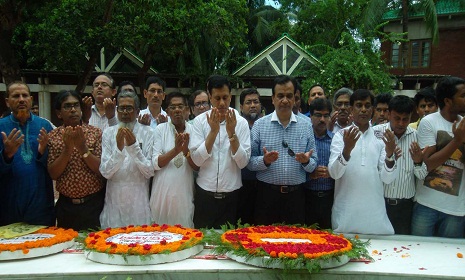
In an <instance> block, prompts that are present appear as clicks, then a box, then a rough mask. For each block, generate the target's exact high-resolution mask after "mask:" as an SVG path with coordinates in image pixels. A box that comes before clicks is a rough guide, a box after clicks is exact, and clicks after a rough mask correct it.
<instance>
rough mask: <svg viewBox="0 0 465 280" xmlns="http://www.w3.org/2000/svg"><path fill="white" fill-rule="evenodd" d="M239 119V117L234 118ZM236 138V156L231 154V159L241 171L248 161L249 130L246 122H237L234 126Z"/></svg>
mask: <svg viewBox="0 0 465 280" xmlns="http://www.w3.org/2000/svg"><path fill="white" fill-rule="evenodd" d="M236 117H237V118H239V117H240V116H236ZM236 136H237V139H238V140H239V148H238V149H237V151H236V154H234V155H233V154H232V153H231V157H232V159H233V160H234V161H235V162H236V164H237V166H238V167H239V168H240V169H242V168H244V167H246V166H247V164H248V163H249V160H250V129H249V125H248V123H247V121H245V120H244V121H241V122H238V123H237V125H236Z"/></svg>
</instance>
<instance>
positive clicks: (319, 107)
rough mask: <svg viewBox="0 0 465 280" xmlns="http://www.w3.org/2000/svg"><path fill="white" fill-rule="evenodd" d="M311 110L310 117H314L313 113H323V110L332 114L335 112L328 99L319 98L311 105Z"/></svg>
mask: <svg viewBox="0 0 465 280" xmlns="http://www.w3.org/2000/svg"><path fill="white" fill-rule="evenodd" d="M308 108H309V110H310V115H313V112H315V111H323V110H328V112H329V113H330V114H331V112H332V111H333V106H332V105H331V101H329V99H327V98H317V99H315V100H313V101H312V103H310V105H309V107H308Z"/></svg>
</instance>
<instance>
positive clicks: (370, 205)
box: [328, 89, 401, 234]
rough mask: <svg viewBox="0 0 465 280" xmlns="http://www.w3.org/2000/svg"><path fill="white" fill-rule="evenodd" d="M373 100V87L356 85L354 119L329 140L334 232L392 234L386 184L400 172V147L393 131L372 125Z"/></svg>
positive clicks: (351, 97) (329, 169) (352, 102)
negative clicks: (358, 87)
mask: <svg viewBox="0 0 465 280" xmlns="http://www.w3.org/2000/svg"><path fill="white" fill-rule="evenodd" d="M373 100H374V96H373V94H371V92H370V91H368V90H366V89H359V90H356V91H355V92H354V93H353V94H352V95H351V96H350V106H351V108H350V110H351V113H352V116H353V120H354V124H353V125H351V126H349V127H348V128H344V129H342V130H339V131H338V132H337V133H336V134H335V135H334V137H333V141H332V142H331V155H330V157H329V164H328V171H329V174H330V175H331V177H332V178H334V179H335V180H336V182H335V189H334V204H333V209H332V215H331V223H332V228H333V230H334V231H335V232H343V233H362V234H394V229H393V227H392V225H391V222H390V221H389V218H388V216H387V213H386V207H385V205H384V189H383V183H385V184H389V183H391V182H392V181H394V180H395V178H396V177H397V176H398V174H399V170H398V168H397V165H396V160H397V158H399V157H400V155H401V150H400V148H399V147H397V146H396V142H395V135H394V133H393V132H392V131H391V130H386V132H384V134H382V133H380V134H376V133H375V131H374V130H373V128H372V127H371V126H370V118H371V115H372V113H373ZM383 142H384V143H383Z"/></svg>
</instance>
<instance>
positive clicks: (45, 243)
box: [0, 227, 78, 254]
mask: <svg viewBox="0 0 465 280" xmlns="http://www.w3.org/2000/svg"><path fill="white" fill-rule="evenodd" d="M34 234H52V235H53V237H50V238H45V239H40V240H36V241H25V242H24V243H19V244H0V253H1V252H3V251H10V252H14V251H17V250H22V251H23V254H27V253H29V250H30V249H34V248H42V247H51V246H53V245H55V244H59V243H63V242H67V241H71V240H73V239H74V238H75V237H77V236H78V233H77V232H76V231H74V230H72V229H63V228H57V227H48V228H43V229H39V230H37V231H36V232H34Z"/></svg>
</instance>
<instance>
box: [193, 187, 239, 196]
mask: <svg viewBox="0 0 465 280" xmlns="http://www.w3.org/2000/svg"><path fill="white" fill-rule="evenodd" d="M196 187H197V188H196V190H197V191H200V192H202V193H204V194H206V195H208V196H211V197H213V198H215V199H225V198H226V197H228V196H229V195H231V194H232V193H234V192H236V191H238V190H234V191H232V192H210V191H207V190H204V189H202V188H201V187H199V186H196Z"/></svg>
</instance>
